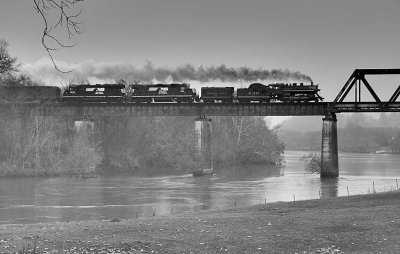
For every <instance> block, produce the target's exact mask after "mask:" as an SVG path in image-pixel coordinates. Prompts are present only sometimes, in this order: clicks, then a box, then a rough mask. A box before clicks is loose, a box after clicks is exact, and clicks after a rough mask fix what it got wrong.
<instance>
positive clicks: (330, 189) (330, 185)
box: [320, 178, 339, 198]
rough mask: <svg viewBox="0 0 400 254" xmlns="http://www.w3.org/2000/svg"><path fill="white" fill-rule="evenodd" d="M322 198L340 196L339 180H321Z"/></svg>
mask: <svg viewBox="0 0 400 254" xmlns="http://www.w3.org/2000/svg"><path fill="white" fill-rule="evenodd" d="M320 183H321V185H320V190H321V192H320V193H321V198H333V197H337V196H338V187H339V179H338V178H328V179H320Z"/></svg>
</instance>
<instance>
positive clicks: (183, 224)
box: [0, 191, 400, 253]
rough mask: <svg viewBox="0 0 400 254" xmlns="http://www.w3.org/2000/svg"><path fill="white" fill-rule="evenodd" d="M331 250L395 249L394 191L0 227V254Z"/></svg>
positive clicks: (398, 238) (397, 202) (399, 238)
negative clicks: (30, 251) (169, 213)
mask: <svg viewBox="0 0 400 254" xmlns="http://www.w3.org/2000/svg"><path fill="white" fill-rule="evenodd" d="M35 242H36V244H35ZM332 245H334V246H336V247H334V248H333V249H337V248H338V249H340V251H343V253H396V252H398V251H399V250H400V192H399V191H395V192H388V193H380V194H371V195H362V196H350V197H340V198H329V199H322V200H308V201H298V202H287V203H283V202H280V203H273V204H266V205H260V206H252V207H246V208H237V209H231V210H224V211H208V212H196V213H186V214H179V215H166V216H156V217H149V218H138V219H129V220H122V221H120V220H118V219H114V220H113V221H82V222H65V223H64V222H62V223H53V224H44V223H43V224H32V225H0V253H7V252H17V251H21V250H23V251H25V252H27V250H28V249H32V248H33V247H34V246H35V248H36V249H35V252H36V253H38V252H40V253H42V252H49V253H50V252H52V251H53V250H57V251H53V253H57V252H58V253H74V252H84V251H89V252H96V251H98V252H99V253H100V252H102V251H105V252H104V253H106V252H107V251H108V252H109V253H110V252H113V251H114V252H118V251H121V252H122V251H126V252H130V253H220V252H222V253H314V252H315V251H316V250H321V249H322V248H327V247H329V246H332ZM326 253H333V252H326Z"/></svg>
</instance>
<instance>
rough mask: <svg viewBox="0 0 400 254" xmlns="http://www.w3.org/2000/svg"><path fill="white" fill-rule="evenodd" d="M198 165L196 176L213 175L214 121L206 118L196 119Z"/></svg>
mask: <svg viewBox="0 0 400 254" xmlns="http://www.w3.org/2000/svg"><path fill="white" fill-rule="evenodd" d="M194 123H195V132H196V148H197V153H198V156H197V165H196V169H195V171H194V172H193V174H194V175H210V174H212V173H213V170H214V169H213V158H212V145H211V135H212V121H211V119H209V118H206V117H199V118H196V119H195V122H194Z"/></svg>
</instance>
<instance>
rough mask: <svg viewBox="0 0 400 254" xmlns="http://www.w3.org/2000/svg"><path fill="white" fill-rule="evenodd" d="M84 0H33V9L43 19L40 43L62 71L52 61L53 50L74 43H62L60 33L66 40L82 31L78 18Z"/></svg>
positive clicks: (71, 45) (70, 45) (67, 46)
mask: <svg viewBox="0 0 400 254" xmlns="http://www.w3.org/2000/svg"><path fill="white" fill-rule="evenodd" d="M83 1H84V0H33V4H34V8H35V10H36V11H37V12H38V13H39V14H40V16H41V17H42V19H43V26H44V29H43V34H42V45H43V47H44V48H45V50H46V51H47V54H48V55H49V57H50V59H51V61H52V63H53V65H54V68H55V69H56V70H57V71H59V72H62V73H67V72H70V71H62V70H60V68H59V67H58V66H57V64H56V63H55V61H54V57H53V52H54V51H56V50H59V49H60V48H70V47H73V46H75V45H76V43H73V44H67V43H64V42H63V40H62V39H61V36H62V34H63V33H64V36H65V35H66V38H67V39H68V40H71V38H72V37H73V36H75V35H79V34H82V33H83V28H82V24H81V23H80V22H79V21H78V18H79V16H80V14H81V12H82V8H81V6H80V4H81V2H83Z"/></svg>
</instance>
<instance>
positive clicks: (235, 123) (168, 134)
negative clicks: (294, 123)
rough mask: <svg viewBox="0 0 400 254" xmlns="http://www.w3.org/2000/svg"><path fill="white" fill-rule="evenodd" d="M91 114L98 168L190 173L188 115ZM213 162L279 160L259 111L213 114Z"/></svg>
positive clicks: (273, 135) (193, 155) (193, 151)
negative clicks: (97, 143)
mask: <svg viewBox="0 0 400 254" xmlns="http://www.w3.org/2000/svg"><path fill="white" fill-rule="evenodd" d="M93 120H94V126H95V129H96V130H97V132H95V133H94V135H97V136H95V137H94V138H93V140H100V146H101V148H100V149H99V150H101V151H102V161H101V163H100V164H99V167H98V168H99V169H101V171H102V172H103V173H110V172H118V171H120V172H127V173H135V174H146V175H148V174H169V173H190V172H192V171H194V170H196V169H198V168H197V165H198V163H197V159H198V158H199V154H198V150H197V147H196V146H197V144H196V140H197V138H196V135H197V134H196V133H195V129H194V118H193V117H135V118H124V117H107V118H97V119H93ZM212 128H213V131H212V146H213V148H212V149H213V159H214V163H215V164H217V165H218V164H224V165H233V164H250V163H263V164H280V163H281V162H282V154H283V150H284V146H283V143H282V142H281V141H280V139H279V137H278V134H277V132H276V130H271V129H270V128H269V127H268V125H267V123H266V122H265V121H264V119H263V118H260V117H213V118H212Z"/></svg>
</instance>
